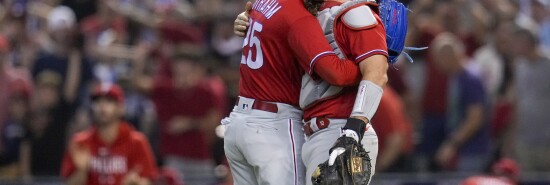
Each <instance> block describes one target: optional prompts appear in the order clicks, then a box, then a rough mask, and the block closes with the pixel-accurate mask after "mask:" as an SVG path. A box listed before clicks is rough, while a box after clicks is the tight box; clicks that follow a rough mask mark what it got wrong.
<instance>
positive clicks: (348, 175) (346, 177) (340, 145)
mask: <svg viewBox="0 0 550 185" xmlns="http://www.w3.org/2000/svg"><path fill="white" fill-rule="evenodd" d="M347 134H350V135H347ZM358 140H359V136H358V135H357V133H355V131H353V130H347V131H346V130H344V134H343V136H342V137H340V138H338V140H336V143H335V144H334V146H333V147H332V148H331V149H330V151H329V152H330V157H329V160H327V161H326V162H324V163H322V164H320V165H319V166H318V167H317V170H316V171H315V172H314V174H312V177H311V181H312V183H313V184H314V185H332V184H343V185H348V184H368V182H369V181H370V174H371V173H372V172H371V169H372V166H371V163H370V160H371V159H370V157H369V155H368V153H367V152H366V151H365V149H364V148H363V146H361V145H360V144H359V143H358V142H357V141H358Z"/></svg>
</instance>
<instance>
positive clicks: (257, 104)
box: [222, 0, 361, 185]
mask: <svg viewBox="0 0 550 185" xmlns="http://www.w3.org/2000/svg"><path fill="white" fill-rule="evenodd" d="M249 6H250V4H249ZM248 25H249V26H250V29H248V32H247V33H246V34H245V39H244V43H243V50H242V51H243V56H242V60H241V66H240V72H241V79H240V83H239V98H238V101H237V104H236V106H235V107H234V109H233V111H232V113H231V114H230V116H229V117H228V118H226V119H224V120H222V124H224V125H225V128H226V133H225V137H224V140H225V142H224V148H225V153H226V156H227V159H228V161H229V164H230V167H231V172H232V175H233V178H234V183H235V184H239V185H248V184H276V185H280V184H284V185H295V184H305V179H304V177H305V169H304V165H303V163H302V160H301V158H300V157H301V153H302V145H303V143H304V140H305V138H304V137H303V130H302V127H303V124H302V123H301V120H302V111H301V110H300V109H299V108H298V106H299V103H298V102H299V96H300V86H301V84H300V79H301V78H302V75H303V74H304V73H308V74H313V73H315V74H316V75H317V76H320V77H321V78H323V79H325V80H326V82H328V83H329V84H333V85H340V86H342V85H352V84H353V83H356V81H357V80H358V79H359V78H360V77H361V73H360V71H359V69H358V68H357V66H356V65H355V63H354V62H353V61H350V60H343V59H339V58H338V56H337V55H336V54H335V52H334V51H332V48H331V47H330V45H329V44H328V42H327V41H326V39H324V35H323V32H322V30H321V29H320V27H319V23H318V22H317V20H316V19H315V17H313V16H312V15H311V14H310V13H309V12H308V11H307V10H306V9H305V7H304V4H303V2H302V1H301V0H257V1H256V2H255V3H254V4H252V5H251V11H250V19H248Z"/></svg>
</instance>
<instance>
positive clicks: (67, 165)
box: [61, 151, 76, 179]
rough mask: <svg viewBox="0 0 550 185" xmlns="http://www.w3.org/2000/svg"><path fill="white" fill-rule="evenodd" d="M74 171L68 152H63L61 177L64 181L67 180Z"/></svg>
mask: <svg viewBox="0 0 550 185" xmlns="http://www.w3.org/2000/svg"><path fill="white" fill-rule="evenodd" d="M75 170H76V167H75V166H74V163H73V159H72V158H71V155H69V152H67V151H66V152H65V154H64V155H63V161H61V177H62V178H64V179H67V178H69V177H70V176H71V175H72V174H73V173H74V172H75Z"/></svg>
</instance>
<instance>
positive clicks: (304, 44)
mask: <svg viewBox="0 0 550 185" xmlns="http://www.w3.org/2000/svg"><path fill="white" fill-rule="evenodd" d="M247 10H249V7H248V6H247V8H245V11H244V12H243V13H241V14H239V15H238V16H237V19H235V24H234V27H233V28H234V32H235V35H237V36H244V35H246V30H247V29H248V26H249V25H248V13H247ZM307 15H308V16H305V17H303V18H300V19H298V20H296V21H295V22H294V23H292V27H291V29H290V33H289V38H288V40H289V44H290V46H291V47H292V49H293V51H294V54H295V55H296V56H298V58H299V60H300V64H301V66H302V67H303V68H304V69H305V70H306V72H308V73H309V74H310V75H312V74H313V73H315V74H316V75H317V76H319V77H321V78H322V79H323V80H325V81H326V82H327V83H329V84H331V85H336V86H352V85H357V81H359V80H360V79H361V72H360V71H359V68H358V67H357V65H356V64H355V63H354V62H353V61H351V60H344V59H340V58H338V56H337V55H336V54H335V53H334V52H333V50H332V48H331V47H330V45H329V44H328V42H327V40H326V39H325V37H324V35H323V32H322V30H321V27H320V26H319V23H318V22H317V20H316V19H315V17H313V16H312V15H310V14H309V13H308V14H307Z"/></svg>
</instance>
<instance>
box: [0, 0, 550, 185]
mask: <svg viewBox="0 0 550 185" xmlns="http://www.w3.org/2000/svg"><path fill="white" fill-rule="evenodd" d="M245 2H246V1H244V0H3V1H0V34H1V36H0V61H1V64H0V184H60V183H62V182H63V181H62V179H61V178H60V177H59V173H60V164H61V158H62V157H63V154H64V151H65V149H66V143H67V141H68V139H69V138H70V137H71V135H72V134H74V133H76V132H78V131H81V130H84V129H86V128H89V127H90V126H93V119H92V118H91V117H90V107H89V106H90V100H89V94H90V89H91V87H92V86H93V85H94V84H97V83H100V82H101V83H116V84H119V85H120V86H122V87H123V89H124V92H125V97H126V101H125V104H126V115H125V118H126V120H127V121H128V122H129V123H131V124H132V125H134V126H135V128H137V129H139V130H140V131H141V132H143V133H144V134H145V135H146V136H147V137H148V139H149V141H150V143H151V144H152V146H153V150H154V152H155V155H156V157H157V163H158V165H159V169H164V170H163V171H170V170H169V169H172V170H171V171H172V172H175V175H174V174H172V175H173V176H175V178H179V177H181V176H185V177H190V176H197V175H196V174H192V173H193V171H194V170H198V171H200V170H204V169H207V171H211V173H209V174H202V175H203V176H205V177H208V178H210V179H211V180H210V181H208V182H205V183H208V184H230V181H231V180H230V178H228V176H229V172H228V170H227V167H226V164H227V162H226V161H225V159H224V157H223V156H224V155H223V139H222V138H221V137H223V128H221V127H216V126H217V125H218V124H219V120H220V119H221V118H223V117H224V116H226V115H227V114H228V113H229V111H230V110H231V108H232V106H233V105H234V103H233V102H235V98H236V96H237V93H238V92H237V90H238V88H237V87H238V80H239V70H238V67H239V64H240V59H241V53H240V49H241V46H242V39H241V38H239V37H236V36H234V35H233V21H234V19H235V17H236V15H237V14H238V13H239V12H241V11H242V8H243V6H244V3H245ZM402 2H403V3H405V4H407V5H408V6H409V8H410V9H411V12H410V13H409V16H410V20H409V35H408V41H407V45H408V46H417V47H422V46H430V49H428V50H425V51H410V52H409V54H410V55H411V56H412V57H413V59H414V63H408V62H407V61H406V60H403V61H401V62H400V63H398V64H396V65H395V66H393V67H391V69H390V70H389V87H390V88H391V89H392V90H390V91H394V92H395V93H396V94H397V95H398V96H396V98H395V99H394V104H395V106H397V108H396V109H395V110H394V111H393V112H391V113H390V112H384V111H379V112H378V113H377V115H390V116H379V117H380V118H378V119H379V121H378V122H377V121H376V120H375V121H373V123H374V124H375V128H376V127H378V128H376V130H377V132H378V134H379V137H380V140H381V141H380V148H381V149H380V150H381V154H379V159H378V160H379V162H378V165H379V166H378V167H377V170H378V171H377V174H378V175H376V176H375V180H374V182H373V183H372V184H375V185H377V184H390V185H393V184H426V185H431V184H460V183H461V182H463V181H464V180H465V179H466V178H468V177H472V176H476V175H486V176H491V175H495V176H498V175H501V176H506V177H509V178H510V179H511V180H514V181H516V180H517V181H518V182H520V184H550V112H549V110H550V82H549V80H550V58H549V53H550V52H549V51H550V50H548V48H550V0H403V1H402ZM304 32H307V30H304ZM436 38H437V39H436ZM434 39H435V40H436V41H438V42H435V43H434V42H433V41H434ZM439 41H440V42H439ZM457 71H468V74H472V75H471V79H469V80H467V81H466V82H462V81H460V80H457V78H456V77H457ZM468 83H474V84H476V83H479V84H481V85H482V90H475V89H474V90H472V89H470V88H468V87H469V86H468V85H467V84H468ZM457 84H458V85H457ZM461 85H462V86H461ZM464 85H466V86H464ZM168 87H169V88H168ZM457 92H460V93H458V94H459V95H457ZM456 97H460V98H456ZM456 100H462V101H459V102H457V101H456ZM470 104H481V105H483V109H481V110H480V111H479V112H478V114H479V115H478V116H477V119H478V120H480V121H479V124H477V126H475V128H474V129H473V130H474V132H473V134H471V136H468V137H467V138H469V139H468V142H465V143H461V145H460V146H454V145H453V144H454V143H452V141H450V140H451V138H452V135H453V133H455V132H456V131H457V130H458V129H460V128H462V127H461V126H462V125H461V124H465V123H464V121H456V120H465V119H467V118H470V117H469V113H470V112H469V110H467V109H466V108H465V107H467V106H468V105H470ZM456 111H458V112H459V113H457V112H456ZM392 118H399V119H392ZM375 119H376V118H375ZM175 122H178V123H181V124H180V127H175V126H174V125H175V124H176V123H175ZM377 123H380V124H377ZM189 124H202V125H208V126H206V127H205V128H206V129H201V130H197V129H192V130H189V129H185V128H187V127H185V126H181V125H189ZM174 135H177V137H176V136H174ZM449 147H455V148H454V150H448V149H449ZM174 148H178V149H177V150H173V149H174ZM465 148H468V149H465ZM444 153H446V154H444ZM502 159H504V161H506V162H504V163H502V161H503V160H502ZM181 161H186V162H191V163H194V164H200V165H198V166H197V165H195V166H193V167H189V168H188V169H181V168H178V167H181V166H178V162H181ZM196 168H197V169H196ZM199 168H200V169H199ZM180 173H182V174H180ZM186 173H188V174H186ZM170 174H171V173H167V176H170ZM199 176H200V175H199ZM183 180H185V179H183ZM189 184H190V183H189Z"/></svg>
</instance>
